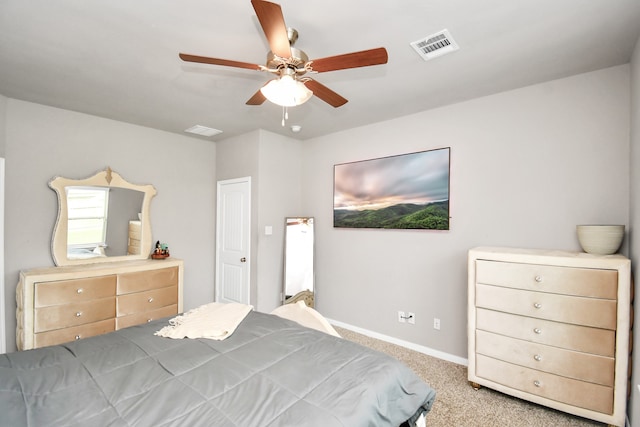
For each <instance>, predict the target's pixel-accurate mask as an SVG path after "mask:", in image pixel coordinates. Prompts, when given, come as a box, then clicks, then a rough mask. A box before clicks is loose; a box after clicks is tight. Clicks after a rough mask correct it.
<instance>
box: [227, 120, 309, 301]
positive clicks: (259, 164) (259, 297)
mask: <svg viewBox="0 0 640 427" xmlns="http://www.w3.org/2000/svg"><path fill="white" fill-rule="evenodd" d="M217 145H218V147H217V154H218V157H217V159H218V163H217V167H216V170H217V179H218V180H226V179H234V178H241V177H245V176H250V177H251V207H252V209H251V228H252V232H251V236H252V240H251V278H250V280H251V291H250V299H251V304H253V306H254V307H255V308H256V310H259V311H263V312H270V311H272V310H273V309H274V308H276V307H277V306H278V305H280V292H281V290H282V271H283V270H282V265H283V264H282V255H283V244H284V219H285V217H286V216H301V215H305V213H304V212H302V211H301V207H300V194H301V180H300V177H301V153H302V146H303V144H302V143H301V142H300V141H298V140H295V139H293V138H287V137H283V136H280V135H276V134H274V133H271V132H267V131H263V130H260V131H256V132H251V133H248V134H245V135H241V136H239V137H235V138H229V139H226V140H224V141H221V142H218V144H217ZM266 226H271V227H272V229H273V234H272V235H265V227H266Z"/></svg>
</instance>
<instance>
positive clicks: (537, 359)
mask: <svg viewBox="0 0 640 427" xmlns="http://www.w3.org/2000/svg"><path fill="white" fill-rule="evenodd" d="M533 360H535V361H536V362H539V361H541V360H542V356H540V355H539V354H536V355H534V356H533Z"/></svg>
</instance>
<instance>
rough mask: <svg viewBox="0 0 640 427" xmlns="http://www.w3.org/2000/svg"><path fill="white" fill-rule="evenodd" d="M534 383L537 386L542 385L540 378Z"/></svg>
mask: <svg viewBox="0 0 640 427" xmlns="http://www.w3.org/2000/svg"><path fill="white" fill-rule="evenodd" d="M533 385H534V386H536V387H540V386H541V385H542V383H540V381H538V380H535V381H534V382H533Z"/></svg>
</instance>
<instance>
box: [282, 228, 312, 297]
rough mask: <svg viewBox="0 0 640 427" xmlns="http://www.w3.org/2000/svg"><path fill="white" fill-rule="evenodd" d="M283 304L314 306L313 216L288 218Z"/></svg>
mask: <svg viewBox="0 0 640 427" xmlns="http://www.w3.org/2000/svg"><path fill="white" fill-rule="evenodd" d="M284 236H285V241H284V288H283V296H284V297H283V303H284V304H291V303H295V302H298V301H304V302H305V304H307V306H309V307H313V306H314V299H315V294H314V293H315V289H314V287H315V277H314V276H315V274H314V230H313V218H312V217H290V218H286V221H285V231H284Z"/></svg>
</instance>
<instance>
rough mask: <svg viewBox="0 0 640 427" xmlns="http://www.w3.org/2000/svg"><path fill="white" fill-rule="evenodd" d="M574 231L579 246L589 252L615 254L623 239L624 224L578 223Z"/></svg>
mask: <svg viewBox="0 0 640 427" xmlns="http://www.w3.org/2000/svg"><path fill="white" fill-rule="evenodd" d="M576 231H577V233H578V241H579V242H580V246H582V249H583V250H584V251H585V252H587V253H590V254H596V255H611V254H615V253H616V252H618V249H620V245H621V244H622V239H624V225H578V226H577V227H576Z"/></svg>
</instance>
